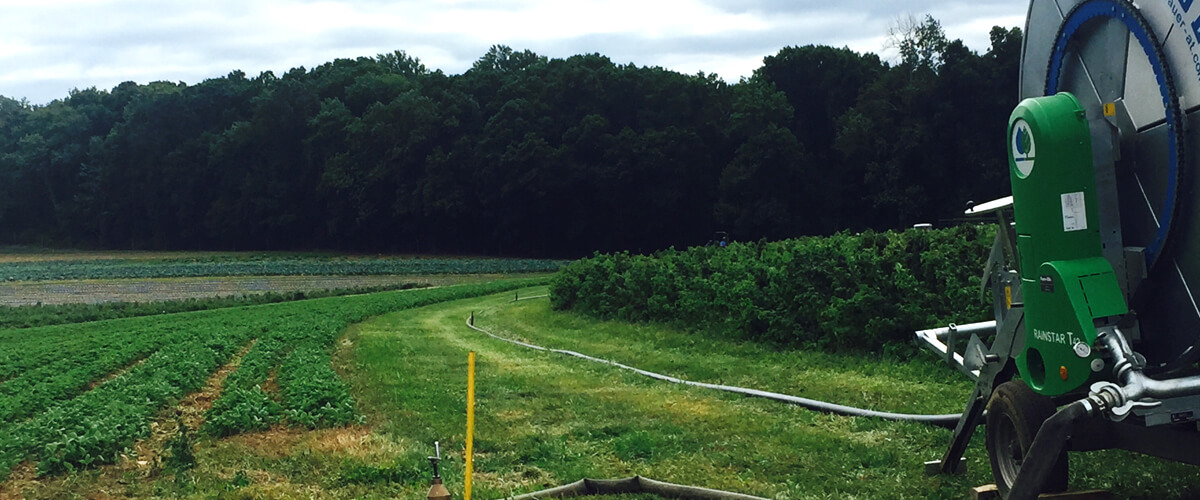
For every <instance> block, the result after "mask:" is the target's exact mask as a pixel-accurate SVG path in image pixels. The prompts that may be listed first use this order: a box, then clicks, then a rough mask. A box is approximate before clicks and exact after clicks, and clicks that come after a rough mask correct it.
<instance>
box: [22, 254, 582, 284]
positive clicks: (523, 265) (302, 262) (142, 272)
mask: <svg viewBox="0 0 1200 500" xmlns="http://www.w3.org/2000/svg"><path fill="white" fill-rule="evenodd" d="M565 263H566V262H565V261H558V260H541V259H484V258H480V259H470V258H463V259H460V258H436V257H431V258H411V257H396V258H388V257H384V258H380V257H369V258H345V257H314V256H287V255H285V256H269V257H265V258H248V259H242V258H228V257H212V258H167V259H157V260H148V259H91V260H26V261H18V262H0V281H9V282H25V281H62V280H91V279H104V280H109V279H150V278H190V277H209V276H374V275H398V274H418V275H424V274H499V273H504V274H508V273H534V272H553V271H556V270H558V268H559V267H562V265H564V264H565Z"/></svg>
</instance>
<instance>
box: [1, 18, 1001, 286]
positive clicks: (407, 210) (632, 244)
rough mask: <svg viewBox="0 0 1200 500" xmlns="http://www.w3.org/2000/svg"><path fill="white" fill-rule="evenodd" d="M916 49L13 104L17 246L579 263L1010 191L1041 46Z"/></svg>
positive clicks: (77, 94) (890, 223)
mask: <svg viewBox="0 0 1200 500" xmlns="http://www.w3.org/2000/svg"><path fill="white" fill-rule="evenodd" d="M878 34H879V35H883V33H878ZM894 34H895V42H896V48H897V49H899V52H900V53H901V55H902V57H903V61H902V62H901V63H899V64H895V65H889V64H888V63H886V62H885V61H883V60H881V59H880V58H879V56H877V55H875V54H858V53H855V52H853V51H850V50H848V49H838V48H833V47H827V46H815V45H810V46H803V47H785V48H783V49H781V50H780V51H779V52H778V53H777V54H775V55H771V56H768V57H767V58H765V59H764V62H763V65H762V67H760V68H758V69H757V70H755V72H754V75H753V76H752V77H751V78H749V79H746V80H744V81H740V82H725V81H723V80H721V79H720V78H718V77H716V76H715V75H712V74H704V73H700V74H693V75H686V74H680V73H677V72H674V71H668V70H665V69H662V68H656V67H636V66H634V65H632V64H617V63H614V62H613V61H612V60H611V59H609V58H608V57H605V56H603V55H600V54H583V55H576V56H571V57H567V58H548V57H545V56H540V55H538V54H535V53H533V52H530V51H528V50H514V49H512V48H510V47H505V46H494V47H492V48H491V49H490V50H489V51H488V52H487V53H486V54H484V55H483V56H482V57H480V59H479V60H478V61H477V62H476V63H475V64H473V65H472V67H471V68H470V69H469V70H467V71H466V72H464V73H462V74H456V75H447V74H445V73H444V72H441V71H436V70H433V71H431V70H429V69H428V68H425V66H424V65H423V64H422V63H421V62H420V61H418V60H417V59H415V58H413V57H411V56H408V55H407V54H405V53H403V52H395V53H390V54H383V55H380V56H378V57H359V58H356V59H338V60H334V61H331V62H328V63H325V64H320V65H318V66H316V67H314V68H311V69H309V68H294V69H292V70H290V71H288V72H287V73H285V74H282V75H275V74H274V73H271V72H265V73H262V74H260V75H258V76H257V77H253V78H247V76H246V75H245V74H244V73H242V72H241V71H233V72H231V73H229V74H228V75H227V76H225V77H221V78H212V79H208V80H205V81H204V82H201V83H198V84H194V85H186V84H182V83H180V84H176V83H168V82H156V83H152V84H149V85H137V84H134V83H131V82H127V83H123V84H121V85H119V86H117V87H116V88H113V89H111V90H98V89H85V90H79V91H74V92H72V93H71V95H70V96H68V97H66V98H65V99H62V100H58V101H55V102H53V103H50V104H48V105H45V106H30V105H28V103H22V102H18V101H14V100H11V99H3V98H0V240H3V241H11V242H53V243H55V244H58V245H87V246H101V247H106V248H243V249H245V248H251V249H309V248H337V249H353V250H359V251H372V252H382V251H387V252H394V251H415V252H428V253H464V254H479V253H482V254H489V255H546V256H576V255H586V254H587V253H589V252H591V251H594V250H600V251H606V252H607V251H618V250H633V249H638V250H639V251H643V250H645V251H651V250H655V249H661V248H666V247H669V246H671V245H675V246H680V247H683V246H687V245H691V244H695V243H699V242H702V241H704V240H705V239H706V238H707V236H708V235H709V234H711V233H712V231H714V230H725V231H728V232H730V234H731V236H733V237H734V239H737V240H756V239H759V238H763V237H767V238H772V239H777V238H786V237H796V236H802V235H817V234H831V233H833V232H836V231H840V230H847V229H849V230H853V231H861V230H863V229H866V228H874V229H876V230H884V229H894V228H899V227H909V226H911V225H912V224H914V223H918V222H937V221H938V220H939V219H943V218H947V217H953V216H956V215H957V213H958V212H959V211H960V210H961V207H962V206H963V204H964V203H965V202H966V201H967V200H969V199H975V200H985V199H992V198H998V197H1000V196H1003V195H1004V194H1006V193H1005V192H1006V191H1007V190H1008V182H1007V178H1006V175H1007V168H1006V165H1005V157H1006V156H1005V152H1004V144H1003V140H1001V138H1003V137H1004V133H1005V128H1004V127H1005V125H1006V123H1007V118H1008V114H1009V112H1010V111H1011V109H1012V107H1013V106H1015V105H1016V98H1017V95H1018V92H1017V84H1018V75H1017V66H1018V65H1019V61H1020V46H1021V33H1020V31H1019V30H1016V29H1012V30H1007V29H1003V28H996V29H994V30H993V31H992V33H991V35H992V38H991V40H992V46H991V48H990V49H989V50H988V51H986V52H985V53H976V52H974V51H972V50H969V49H968V48H967V47H966V46H965V45H963V43H962V42H961V41H959V40H948V39H947V38H946V36H945V33H944V32H943V30H942V27H941V25H940V24H939V23H938V22H937V21H936V20H934V19H932V18H928V17H927V18H924V20H923V21H920V20H917V19H913V20H912V21H911V22H910V23H908V24H905V25H902V26H900V27H899V29H898V30H897V31H896V32H895V33H894ZM630 221H637V223H630ZM463 234H471V235H473V236H474V237H471V238H466V237H463ZM231 272H234V271H231ZM236 272H241V271H236ZM4 277H6V275H5V274H3V273H0V279H3V278H4Z"/></svg>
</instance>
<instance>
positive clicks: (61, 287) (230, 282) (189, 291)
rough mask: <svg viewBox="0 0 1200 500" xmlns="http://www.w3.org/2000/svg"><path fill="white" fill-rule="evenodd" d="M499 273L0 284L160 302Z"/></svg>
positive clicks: (91, 298) (14, 302)
mask: <svg viewBox="0 0 1200 500" xmlns="http://www.w3.org/2000/svg"><path fill="white" fill-rule="evenodd" d="M502 277H503V275H500V274H436V275H411V274H405V275H384V276H236V277H209V278H163V279H121V280H65V281H37V282H21V283H0V306H30V305H37V304H45V305H57V304H102V303H109V302H163V301H172V300H186V299H201V298H212V297H237V296H243V295H255V294H263V293H268V292H275V293H290V292H310V291H317V290H345V289H353V288H363V287H379V286H396V285H402V284H405V283H417V284H424V285H429V286H447V285H457V284H461V283H479V282H484V281H494V280H496V279H500V278H502Z"/></svg>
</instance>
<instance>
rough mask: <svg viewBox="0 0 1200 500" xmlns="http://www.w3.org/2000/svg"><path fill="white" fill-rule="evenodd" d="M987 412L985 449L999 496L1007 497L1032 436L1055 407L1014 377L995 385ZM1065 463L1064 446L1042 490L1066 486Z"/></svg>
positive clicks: (1060, 489)
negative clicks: (1011, 379)
mask: <svg viewBox="0 0 1200 500" xmlns="http://www.w3.org/2000/svg"><path fill="white" fill-rule="evenodd" d="M987 411H988V412H987V450H988V458H990V459H991V461H992V476H993V477H994V478H995V479H996V487H997V488H999V489H1000V495H1001V496H1003V497H1005V498H1007V497H1008V491H1009V490H1010V489H1012V485H1013V483H1014V482H1015V481H1016V480H1017V473H1018V472H1019V471H1020V470H1021V463H1022V462H1024V461H1025V454H1026V453H1027V452H1028V451H1029V447H1030V446H1031V445H1032V444H1033V438H1034V436H1037V432H1038V429H1040V428H1041V427H1042V422H1045V421H1046V419H1047V418H1050V416H1051V415H1054V412H1055V411H1057V408H1055V407H1054V401H1052V400H1051V399H1050V398H1048V397H1046V396H1042V395H1041V394H1038V393H1036V392H1033V389H1030V388H1029V386H1027V385H1025V383H1024V382H1021V381H1019V380H1013V381H1009V382H1005V383H1003V384H1000V386H998V387H996V390H995V391H993V392H992V398H991V399H990V400H988V406H987ZM1067 466H1068V464H1067V451H1066V450H1065V449H1064V450H1063V451H1062V455H1061V456H1059V457H1058V461H1057V462H1055V463H1054V467H1053V469H1051V471H1050V475H1049V476H1047V478H1046V485H1045V487H1043V488H1042V492H1043V493H1051V492H1058V491H1064V490H1066V489H1067Z"/></svg>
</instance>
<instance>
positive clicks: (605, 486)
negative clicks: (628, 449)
mask: <svg viewBox="0 0 1200 500" xmlns="http://www.w3.org/2000/svg"><path fill="white" fill-rule="evenodd" d="M623 493H651V494H655V495H659V496H662V497H667V498H685V499H690V500H767V499H766V498H763V497H755V496H750V495H743V494H741V493H732V492H728V491H721V490H710V489H708V488H700V487H696V486H684V485H680V484H672V483H664V482H662V481H655V480H653V479H648V478H644V477H641V476H633V477H630V478H625V479H580V480H579V481H575V482H574V483H571V484H566V485H563V486H559V487H557V488H550V489H548V490H542V491H535V492H533V493H526V494H524V495H519V496H515V497H507V499H506V500H535V499H539V498H570V497H583V496H591V495H619V494H623Z"/></svg>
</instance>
